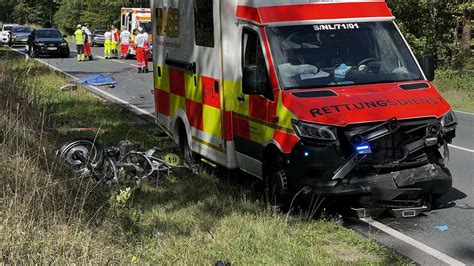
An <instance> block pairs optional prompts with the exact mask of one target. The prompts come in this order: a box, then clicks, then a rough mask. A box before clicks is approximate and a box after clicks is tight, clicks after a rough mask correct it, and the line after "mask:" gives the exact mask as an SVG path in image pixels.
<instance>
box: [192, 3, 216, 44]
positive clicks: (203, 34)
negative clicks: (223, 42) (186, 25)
mask: <svg viewBox="0 0 474 266" xmlns="http://www.w3.org/2000/svg"><path fill="white" fill-rule="evenodd" d="M213 1H214V0H194V25H195V28H194V40H195V42H196V45H197V46H204V47H211V48H213V47H214V13H213V4H212V2H213Z"/></svg>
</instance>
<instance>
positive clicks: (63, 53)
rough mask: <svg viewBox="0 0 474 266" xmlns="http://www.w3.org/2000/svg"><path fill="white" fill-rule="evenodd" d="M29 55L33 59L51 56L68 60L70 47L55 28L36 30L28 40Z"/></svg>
mask: <svg viewBox="0 0 474 266" xmlns="http://www.w3.org/2000/svg"><path fill="white" fill-rule="evenodd" d="M28 53H29V55H30V56H31V57H36V56H41V55H49V56H57V57H63V58H68V57H69V54H70V50H69V45H68V43H67V41H66V40H64V36H63V35H61V32H59V30H57V29H54V28H45V29H35V30H33V31H32V32H31V35H30V38H29V39H28Z"/></svg>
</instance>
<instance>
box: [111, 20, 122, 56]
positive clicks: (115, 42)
mask: <svg viewBox="0 0 474 266" xmlns="http://www.w3.org/2000/svg"><path fill="white" fill-rule="evenodd" d="M111 32H112V57H113V58H118V44H119V42H120V33H119V31H118V30H117V29H116V28H115V27H114V26H112V30H111Z"/></svg>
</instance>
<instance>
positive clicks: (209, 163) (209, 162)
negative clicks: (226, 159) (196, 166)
mask: <svg viewBox="0 0 474 266" xmlns="http://www.w3.org/2000/svg"><path fill="white" fill-rule="evenodd" d="M201 162H203V163H205V164H207V165H209V166H211V167H212V168H217V164H215V163H213V162H211V161H208V160H206V159H204V158H201Z"/></svg>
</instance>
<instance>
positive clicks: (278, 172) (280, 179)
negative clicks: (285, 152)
mask: <svg viewBox="0 0 474 266" xmlns="http://www.w3.org/2000/svg"><path fill="white" fill-rule="evenodd" d="M282 163H283V159H282V158H280V157H277V158H276V159H274V160H272V161H271V162H269V163H267V169H266V171H265V172H266V176H265V194H266V199H267V202H268V203H269V204H275V205H280V206H283V207H284V206H285V205H286V204H287V202H288V197H289V196H288V195H289V186H288V176H287V174H286V171H285V169H284V168H283V166H282Z"/></svg>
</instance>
